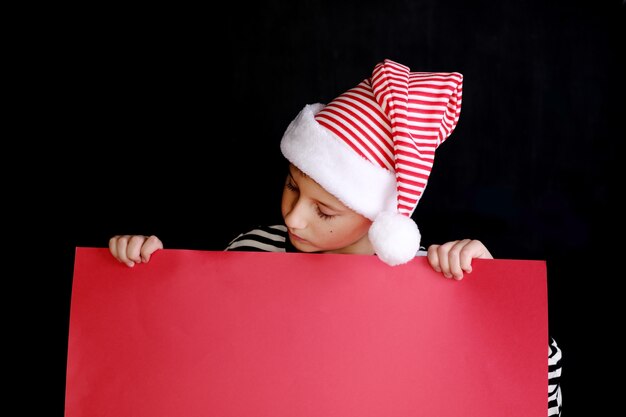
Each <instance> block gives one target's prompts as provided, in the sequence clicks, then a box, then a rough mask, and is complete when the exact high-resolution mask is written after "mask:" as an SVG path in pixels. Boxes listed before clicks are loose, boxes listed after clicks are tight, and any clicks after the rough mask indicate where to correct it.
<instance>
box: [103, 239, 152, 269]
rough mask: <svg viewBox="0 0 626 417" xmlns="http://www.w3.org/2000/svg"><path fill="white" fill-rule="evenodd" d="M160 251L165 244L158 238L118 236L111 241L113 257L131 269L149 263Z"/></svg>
mask: <svg viewBox="0 0 626 417" xmlns="http://www.w3.org/2000/svg"><path fill="white" fill-rule="evenodd" d="M158 249H163V243H161V241H160V240H159V238H158V237H156V236H142V235H134V236H131V235H123V236H120V235H118V236H113V237H112V238H111V239H110V240H109V251H111V255H113V256H114V257H115V259H117V260H118V261H120V262H123V263H125V264H126V265H128V266H129V267H133V266H135V264H140V263H142V262H148V261H149V260H150V256H151V255H152V254H153V253H154V252H155V251H157V250H158Z"/></svg>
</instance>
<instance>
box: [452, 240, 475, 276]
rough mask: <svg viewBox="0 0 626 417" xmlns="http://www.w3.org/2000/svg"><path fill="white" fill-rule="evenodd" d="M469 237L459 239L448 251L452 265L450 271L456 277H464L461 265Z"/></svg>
mask: <svg viewBox="0 0 626 417" xmlns="http://www.w3.org/2000/svg"><path fill="white" fill-rule="evenodd" d="M469 243H470V240H469V239H463V240H460V241H457V242H456V243H455V244H454V246H453V247H452V248H451V249H450V252H449V253H448V262H449V267H450V273H451V274H452V276H453V277H454V279H457V280H461V279H463V269H462V266H461V254H462V253H463V252H464V251H465V248H466V247H467V246H468V245H469Z"/></svg>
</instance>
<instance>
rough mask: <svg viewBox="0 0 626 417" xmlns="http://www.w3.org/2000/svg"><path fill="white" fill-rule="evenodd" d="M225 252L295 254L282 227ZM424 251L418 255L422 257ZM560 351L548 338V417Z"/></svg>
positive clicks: (555, 406) (557, 389)
mask: <svg viewBox="0 0 626 417" xmlns="http://www.w3.org/2000/svg"><path fill="white" fill-rule="evenodd" d="M225 250H227V251H243V252H297V251H298V250H297V249H296V248H295V247H294V246H293V245H292V244H291V241H290V240H289V239H288V235H287V227H285V226H284V225H275V226H263V227H258V228H256V229H253V230H251V231H249V232H247V233H242V234H240V235H239V236H237V237H236V238H235V239H233V240H232V241H231V242H230V243H229V244H228V246H227V247H226V249H225ZM424 254H425V252H424V251H420V252H418V255H424ZM561 407H562V404H561V349H559V347H558V345H557V344H556V340H554V339H553V338H550V341H549V346H548V416H560V415H561Z"/></svg>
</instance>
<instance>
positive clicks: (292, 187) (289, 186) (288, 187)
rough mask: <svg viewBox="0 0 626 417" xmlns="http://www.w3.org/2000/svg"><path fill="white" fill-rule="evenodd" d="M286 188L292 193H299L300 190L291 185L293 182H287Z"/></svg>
mask: <svg viewBox="0 0 626 417" xmlns="http://www.w3.org/2000/svg"><path fill="white" fill-rule="evenodd" d="M285 187H287V189H288V190H290V191H298V189H297V188H296V186H295V185H293V184H292V183H291V181H287V184H285Z"/></svg>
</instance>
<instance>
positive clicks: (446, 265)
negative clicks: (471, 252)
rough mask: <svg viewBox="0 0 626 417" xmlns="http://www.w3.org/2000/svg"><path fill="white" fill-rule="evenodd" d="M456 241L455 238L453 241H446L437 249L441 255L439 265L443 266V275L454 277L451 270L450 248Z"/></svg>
mask: <svg viewBox="0 0 626 417" xmlns="http://www.w3.org/2000/svg"><path fill="white" fill-rule="evenodd" d="M456 242H457V241H456V240H455V241H453V242H447V243H444V244H443V245H441V246H439V248H438V249H437V254H438V256H439V267H440V268H441V272H442V273H443V276H444V277H446V278H452V274H451V272H450V259H449V254H450V250H451V249H452V248H453V247H454V245H455V244H456Z"/></svg>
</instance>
